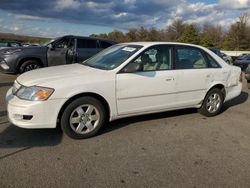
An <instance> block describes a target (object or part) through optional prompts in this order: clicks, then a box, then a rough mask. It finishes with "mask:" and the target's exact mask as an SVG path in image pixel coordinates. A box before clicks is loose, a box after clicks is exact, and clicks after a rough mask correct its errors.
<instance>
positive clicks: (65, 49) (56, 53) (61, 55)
mask: <svg viewBox="0 0 250 188" xmlns="http://www.w3.org/2000/svg"><path fill="white" fill-rule="evenodd" d="M73 49H74V40H73V39H71V38H69V37H65V38H62V39H61V40H59V41H55V42H54V43H53V44H52V46H51V47H49V48H48V51H47V59H48V66H56V65H64V64H69V63H72V62H69V60H70V61H71V60H73V58H69V56H71V51H73Z"/></svg>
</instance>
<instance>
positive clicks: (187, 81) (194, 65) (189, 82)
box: [175, 45, 222, 107]
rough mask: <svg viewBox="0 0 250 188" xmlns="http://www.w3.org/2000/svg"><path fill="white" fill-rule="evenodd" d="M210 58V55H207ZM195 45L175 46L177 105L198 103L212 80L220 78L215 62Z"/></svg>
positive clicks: (184, 105) (220, 74) (220, 73)
mask: <svg viewBox="0 0 250 188" xmlns="http://www.w3.org/2000/svg"><path fill="white" fill-rule="evenodd" d="M209 58H211V57H209ZM210 61H212V59H210V60H209V59H208V56H207V55H206V53H205V52H204V51H203V50H201V49H199V48H196V47H191V46H182V45H176V46H175V69H176V74H177V77H176V79H177V80H176V83H177V91H176V92H177V94H176V97H177V105H178V107H189V106H193V105H197V104H199V103H200V102H201V101H202V100H203V98H204V96H205V94H206V91H207V89H208V88H209V87H210V86H211V85H212V82H213V81H216V79H217V80H221V78H219V77H222V72H221V69H220V66H219V65H218V64H216V62H213V63H211V62H210Z"/></svg>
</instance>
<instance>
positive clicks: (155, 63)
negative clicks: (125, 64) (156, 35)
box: [131, 45, 172, 71]
mask: <svg viewBox="0 0 250 188" xmlns="http://www.w3.org/2000/svg"><path fill="white" fill-rule="evenodd" d="M131 63H138V64H142V65H143V71H157V70H170V69H172V58H171V46H167V45H158V46H154V47H150V48H149V49H147V50H145V51H144V52H142V53H141V54H140V55H139V56H138V57H137V58H136V59H135V60H134V61H132V62H131Z"/></svg>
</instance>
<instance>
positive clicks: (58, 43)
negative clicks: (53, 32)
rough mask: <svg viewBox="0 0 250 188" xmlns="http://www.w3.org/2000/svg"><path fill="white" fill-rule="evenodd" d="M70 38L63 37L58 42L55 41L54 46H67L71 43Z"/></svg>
mask: <svg viewBox="0 0 250 188" xmlns="http://www.w3.org/2000/svg"><path fill="white" fill-rule="evenodd" d="M71 42H72V40H70V39H69V38H64V39H62V40H60V41H59V42H56V45H55V48H69V47H70V46H71V45H72V43H71Z"/></svg>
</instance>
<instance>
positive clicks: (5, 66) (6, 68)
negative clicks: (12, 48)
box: [0, 58, 10, 72]
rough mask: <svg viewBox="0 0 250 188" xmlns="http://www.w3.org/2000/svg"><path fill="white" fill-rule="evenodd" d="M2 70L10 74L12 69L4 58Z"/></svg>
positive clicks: (1, 61)
mask: <svg viewBox="0 0 250 188" xmlns="http://www.w3.org/2000/svg"><path fill="white" fill-rule="evenodd" d="M0 70H1V71H2V72H9V70H10V67H9V65H8V64H7V63H6V61H5V60H4V59H2V58H0Z"/></svg>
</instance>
